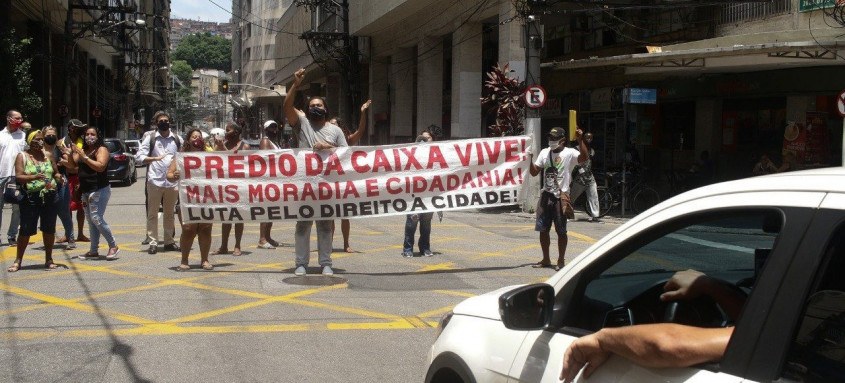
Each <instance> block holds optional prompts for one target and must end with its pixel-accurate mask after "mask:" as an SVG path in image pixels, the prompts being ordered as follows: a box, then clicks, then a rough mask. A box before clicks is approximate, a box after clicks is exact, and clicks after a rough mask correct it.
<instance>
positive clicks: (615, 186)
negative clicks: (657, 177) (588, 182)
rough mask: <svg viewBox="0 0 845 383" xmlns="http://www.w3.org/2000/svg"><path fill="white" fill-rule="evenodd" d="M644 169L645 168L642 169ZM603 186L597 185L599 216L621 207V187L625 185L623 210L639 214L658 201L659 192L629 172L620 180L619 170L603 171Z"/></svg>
mask: <svg viewBox="0 0 845 383" xmlns="http://www.w3.org/2000/svg"><path fill="white" fill-rule="evenodd" d="M642 170H645V169H642ZM604 180H605V182H604V185H603V186H599V187H598V194H599V217H604V216H605V215H607V214H608V213H610V212H611V211H614V210H616V209H620V210H621V208H622V189H623V185H624V186H625V212H626V214H627V213H628V212H632V213H633V214H639V213H642V212H644V211H646V210H648V209H649V208H650V207H652V206H654V205H657V204H658V203H659V202H660V193H658V192H657V190H655V189H654V188H652V187H651V186H648V185H646V184H644V183H643V182H642V177H639V176H637V175H636V174H635V173H631V172H629V173H628V174H626V175H625V181H624V182H623V181H622V174H621V173H619V172H607V173H605V178H604Z"/></svg>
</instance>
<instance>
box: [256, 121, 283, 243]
mask: <svg viewBox="0 0 845 383" xmlns="http://www.w3.org/2000/svg"><path fill="white" fill-rule="evenodd" d="M280 136H281V132H280V130H279V124H278V123H277V122H276V121H273V120H267V121H265V122H264V138H262V139H261V142H259V143H258V149H260V150H278V149H280V147H279V145H278V142H279V138H280ZM272 229H273V222H261V223H260V224H259V225H258V248H259V249H275V248H276V247H278V246H279V242H277V241H276V240H274V239H273V238H271V237H270V230H272Z"/></svg>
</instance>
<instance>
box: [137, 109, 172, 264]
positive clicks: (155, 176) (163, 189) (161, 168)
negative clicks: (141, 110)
mask: <svg viewBox="0 0 845 383" xmlns="http://www.w3.org/2000/svg"><path fill="white" fill-rule="evenodd" d="M153 123H154V124H155V126H156V128H157V129H156V132H155V133H152V134H150V135H148V136H147V138H145V139H144V140H143V141H142V142H141V146H140V147H139V148H138V152H137V153H136V154H135V162H140V163H143V164H146V165H147V185H146V186H147V194H148V203H147V237H149V238H150V247H149V249H148V250H147V252H148V253H149V254H155V253H157V252H158V241H159V239H160V238H159V236H158V207H159V206H162V208H163V209H162V213H161V216H162V219H163V220H164V224H163V226H164V241H163V243H164V248H163V249H164V251H180V249H179V246H177V245H176V242H175V240H174V238H173V237H174V230H175V210H176V200H177V199H178V198H179V193H178V191H177V190H176V184H175V183H173V182H170V181H168V180H167V168H168V167H170V163H171V162H172V161H173V156H174V155H176V152H178V151H179V150H180V146H181V143H182V142H181V140H180V139H179V138H178V137H176V135H175V134H173V133H171V132H170V116H169V115H168V114H167V113H165V112H163V111H158V112H156V113H155V116H153Z"/></svg>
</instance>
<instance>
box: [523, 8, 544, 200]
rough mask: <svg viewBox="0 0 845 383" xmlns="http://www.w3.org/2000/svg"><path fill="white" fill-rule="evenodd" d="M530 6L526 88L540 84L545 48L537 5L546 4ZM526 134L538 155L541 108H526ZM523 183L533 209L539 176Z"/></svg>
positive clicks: (525, 15)
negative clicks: (542, 53) (542, 56)
mask: <svg viewBox="0 0 845 383" xmlns="http://www.w3.org/2000/svg"><path fill="white" fill-rule="evenodd" d="M526 1H527V4H528V7H527V10H526V11H524V12H523V15H522V19H523V23H524V25H525V40H524V41H525V86H526V88H527V87H529V86H531V85H535V84H540V50H541V49H542V48H543V37H542V35H541V34H540V28H541V26H540V20H539V17H538V16H537V15H536V11H537V7H540V6H543V5H545V1H542V0H526ZM524 126H525V134H526V135H527V136H528V137H531V152H532V153H534V155H535V156H536V155H537V154H538V153H540V140H541V138H542V129H541V126H540V109H534V108H526V111H525V124H524ZM525 180H526V182H524V183H523V189H522V195H523V196H524V197H525V198H524V199H523V202H522V210H523V211H526V212H528V211H532V210H534V209H535V208H536V206H537V199H538V198H539V191H540V187H539V183H540V180H539V178H536V177H526V178H525Z"/></svg>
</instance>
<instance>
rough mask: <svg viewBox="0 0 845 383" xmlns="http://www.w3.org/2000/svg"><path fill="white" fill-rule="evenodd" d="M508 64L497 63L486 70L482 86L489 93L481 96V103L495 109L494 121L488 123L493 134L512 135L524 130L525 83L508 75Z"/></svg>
mask: <svg viewBox="0 0 845 383" xmlns="http://www.w3.org/2000/svg"><path fill="white" fill-rule="evenodd" d="M509 72H510V66H509V65H508V64H505V66H504V67H499V65H498V64H497V65H496V66H494V67H493V70H491V71H490V72H487V80H485V81H484V87H485V88H486V89H487V91H489V92H490V93H489V94H487V96H485V97H482V98H481V103H482V105H490V107H491V108H493V109H495V111H496V123H495V124H493V125H490V126H489V127H488V128H489V129H490V133H491V135H493V136H514V135H518V134H522V133H523V132H524V131H525V127H524V126H523V120H524V118H525V99H524V98H523V97H522V95H523V93H525V83H524V82H520V81H517V80H516V79H513V78H510V77H508V73H509Z"/></svg>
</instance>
